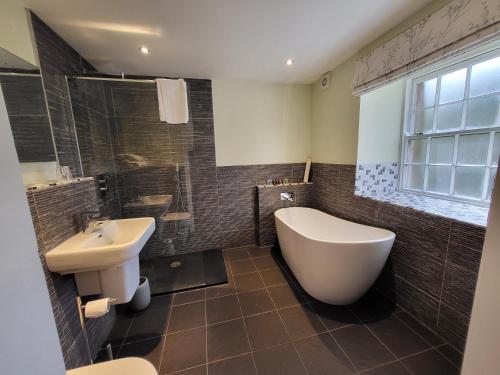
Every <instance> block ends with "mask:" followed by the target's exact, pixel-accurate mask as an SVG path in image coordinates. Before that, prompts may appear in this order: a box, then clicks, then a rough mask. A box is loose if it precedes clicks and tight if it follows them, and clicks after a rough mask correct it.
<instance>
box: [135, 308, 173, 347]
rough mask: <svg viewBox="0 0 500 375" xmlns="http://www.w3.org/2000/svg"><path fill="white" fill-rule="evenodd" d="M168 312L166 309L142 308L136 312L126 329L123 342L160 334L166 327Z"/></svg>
mask: <svg viewBox="0 0 500 375" xmlns="http://www.w3.org/2000/svg"><path fill="white" fill-rule="evenodd" d="M169 313H170V310H168V309H161V310H144V311H143V312H140V313H138V314H137V315H136V316H135V318H134V320H133V321H132V324H131V326H130V329H129V330H128V334H127V337H126V339H125V343H129V342H133V341H141V340H145V339H149V338H153V337H159V336H162V335H163V334H164V333H165V330H166V328H167V323H168V316H169Z"/></svg>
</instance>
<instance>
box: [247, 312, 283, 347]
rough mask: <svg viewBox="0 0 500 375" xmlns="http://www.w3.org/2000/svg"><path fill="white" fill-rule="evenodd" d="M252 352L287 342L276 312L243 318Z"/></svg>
mask: <svg viewBox="0 0 500 375" xmlns="http://www.w3.org/2000/svg"><path fill="white" fill-rule="evenodd" d="M245 324H246V327H247V332H248V337H249V339H250V345H251V346H252V350H259V349H264V348H268V347H270V346H274V345H279V344H283V343H285V342H288V341H289V338H288V335H287V333H286V331H285V327H284V326H283V323H282V322H281V319H280V317H279V316H278V313H277V312H276V311H272V312H268V313H264V314H260V315H253V316H249V317H246V318H245Z"/></svg>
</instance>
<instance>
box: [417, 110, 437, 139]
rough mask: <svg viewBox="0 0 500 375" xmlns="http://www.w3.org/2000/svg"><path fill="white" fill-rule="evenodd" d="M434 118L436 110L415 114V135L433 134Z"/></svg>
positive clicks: (421, 111)
mask: <svg viewBox="0 0 500 375" xmlns="http://www.w3.org/2000/svg"><path fill="white" fill-rule="evenodd" d="M433 117H434V108H427V109H424V110H419V111H417V112H416V113H415V131H414V134H428V133H432V120H433Z"/></svg>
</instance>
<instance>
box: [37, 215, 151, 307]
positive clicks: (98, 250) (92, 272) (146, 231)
mask: <svg viewBox="0 0 500 375" xmlns="http://www.w3.org/2000/svg"><path fill="white" fill-rule="evenodd" d="M92 228H93V230H92V231H90V232H80V233H78V234H76V235H74V236H73V237H71V238H69V239H68V240H66V241H65V242H63V243H62V244H60V245H59V246H57V247H56V248H54V249H52V250H50V251H49V252H47V254H45V258H46V260H47V267H48V268H49V270H50V271H52V272H57V273H60V274H63V275H65V274H71V273H73V274H75V279H76V283H77V287H78V291H79V294H80V295H81V296H84V295H90V294H104V295H105V296H106V297H113V298H116V299H117V300H118V301H120V302H119V303H124V302H128V301H127V299H128V300H130V299H131V298H132V296H133V293H134V292H135V289H137V286H138V285H139V253H140V251H141V250H142V248H143V246H144V245H145V244H146V241H147V240H148V239H149V237H151V235H152V234H153V232H154V230H155V220H154V219H153V218H152V217H141V218H134V219H121V220H108V221H102V222H98V223H93V226H92Z"/></svg>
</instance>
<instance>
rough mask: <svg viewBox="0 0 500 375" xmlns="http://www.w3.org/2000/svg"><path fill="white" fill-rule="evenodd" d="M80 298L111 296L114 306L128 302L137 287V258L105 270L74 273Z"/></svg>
mask: <svg viewBox="0 0 500 375" xmlns="http://www.w3.org/2000/svg"><path fill="white" fill-rule="evenodd" d="M75 280H76V287H77V288H78V294H79V295H80V296H90V295H94V294H102V295H104V296H113V298H115V299H116V302H115V303H116V304H120V303H127V302H129V301H130V300H131V299H132V297H133V296H134V293H135V291H136V289H137V287H138V286H139V256H136V257H134V258H132V259H129V260H128V261H126V262H124V263H122V264H119V265H118V266H115V267H113V268H108V269H105V270H97V271H89V272H80V273H75Z"/></svg>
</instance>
